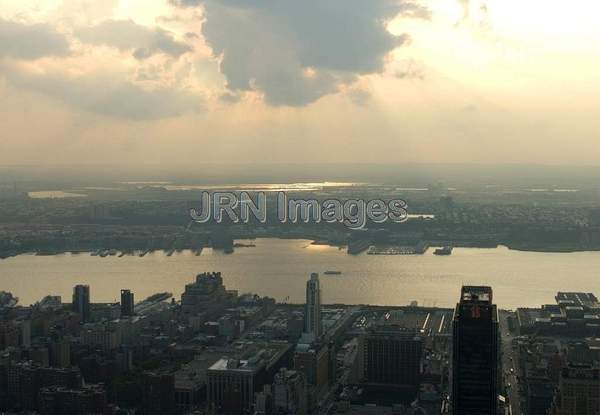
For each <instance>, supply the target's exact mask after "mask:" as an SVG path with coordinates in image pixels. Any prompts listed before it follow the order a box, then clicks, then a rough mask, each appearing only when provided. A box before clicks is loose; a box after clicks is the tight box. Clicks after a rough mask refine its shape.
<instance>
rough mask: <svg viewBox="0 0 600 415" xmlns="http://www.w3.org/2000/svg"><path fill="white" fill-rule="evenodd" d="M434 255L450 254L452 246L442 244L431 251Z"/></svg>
mask: <svg viewBox="0 0 600 415" xmlns="http://www.w3.org/2000/svg"><path fill="white" fill-rule="evenodd" d="M433 254H434V255H451V254H452V247H451V246H444V247H442V248H437V249H436V250H435V251H433Z"/></svg>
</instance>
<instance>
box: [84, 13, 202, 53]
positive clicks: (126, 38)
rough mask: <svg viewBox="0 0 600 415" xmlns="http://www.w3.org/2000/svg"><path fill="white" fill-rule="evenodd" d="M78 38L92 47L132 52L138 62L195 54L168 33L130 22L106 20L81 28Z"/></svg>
mask: <svg viewBox="0 0 600 415" xmlns="http://www.w3.org/2000/svg"><path fill="white" fill-rule="evenodd" d="M75 35H76V36H77V37H78V38H79V39H80V40H81V41H82V42H85V43H89V44H92V45H107V46H112V47H115V48H117V49H119V50H123V51H127V50H131V51H133V56H134V57H135V58H136V59H145V58H148V57H150V56H152V55H154V54H156V53H164V54H166V55H169V56H173V57H179V56H181V55H182V54H184V53H186V52H189V51H191V50H192V48H191V47H190V46H189V45H186V44H185V43H183V42H178V41H177V40H175V39H174V38H173V35H172V34H171V33H170V32H168V31H166V30H163V29H161V28H149V27H145V26H140V25H138V24H136V23H135V22H133V21H131V20H105V21H104V22H102V23H99V24H97V25H96V26H91V27H85V28H81V29H79V30H77V31H76V32H75Z"/></svg>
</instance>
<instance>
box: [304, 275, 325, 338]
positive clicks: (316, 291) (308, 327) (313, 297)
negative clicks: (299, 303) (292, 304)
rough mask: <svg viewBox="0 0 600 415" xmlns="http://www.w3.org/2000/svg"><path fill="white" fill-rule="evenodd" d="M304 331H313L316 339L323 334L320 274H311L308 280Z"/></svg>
mask: <svg viewBox="0 0 600 415" xmlns="http://www.w3.org/2000/svg"><path fill="white" fill-rule="evenodd" d="M304 332H305V333H311V334H313V335H314V337H315V339H318V338H319V337H321V334H323V321H322V320H321V286H320V285H319V274H317V273H316V272H313V273H312V274H310V280H308V281H307V282H306V305H305V309H304Z"/></svg>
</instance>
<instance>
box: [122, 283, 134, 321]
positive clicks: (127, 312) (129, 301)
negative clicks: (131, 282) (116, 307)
mask: <svg viewBox="0 0 600 415" xmlns="http://www.w3.org/2000/svg"><path fill="white" fill-rule="evenodd" d="M133 304H134V302H133V293H132V292H131V291H130V290H121V316H122V317H126V316H132V315H133Z"/></svg>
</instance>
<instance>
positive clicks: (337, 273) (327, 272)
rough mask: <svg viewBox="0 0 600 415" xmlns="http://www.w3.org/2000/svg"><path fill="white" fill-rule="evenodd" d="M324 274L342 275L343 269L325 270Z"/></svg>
mask: <svg viewBox="0 0 600 415" xmlns="http://www.w3.org/2000/svg"><path fill="white" fill-rule="evenodd" d="M323 274H324V275H341V274H342V271H325V272H324V273H323Z"/></svg>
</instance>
